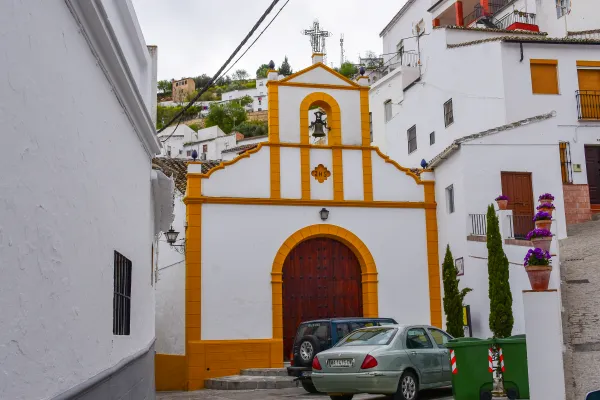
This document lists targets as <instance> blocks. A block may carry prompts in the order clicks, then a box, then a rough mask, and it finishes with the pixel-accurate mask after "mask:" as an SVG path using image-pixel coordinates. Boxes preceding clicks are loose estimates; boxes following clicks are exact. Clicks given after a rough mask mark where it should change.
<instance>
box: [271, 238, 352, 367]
mask: <svg viewBox="0 0 600 400" xmlns="http://www.w3.org/2000/svg"><path fill="white" fill-rule="evenodd" d="M362 315H363V310H362V290H361V271H360V264H359V262H358V260H357V258H356V256H355V255H354V253H353V252H352V250H350V249H349V248H348V247H347V246H346V245H344V244H343V243H340V242H338V241H336V240H334V239H328V238H315V239H309V240H307V241H305V242H302V243H300V244H299V245H298V246H296V247H295V248H294V249H293V250H292V251H291V252H290V254H289V255H288V257H287V258H286V260H285V263H284V265H283V344H284V345H283V350H284V353H283V354H284V357H285V359H286V360H287V359H288V358H289V356H290V352H291V350H292V345H293V341H294V337H295V335H296V330H297V328H298V325H299V324H300V323H301V322H303V321H310V320H314V319H319V318H334V317H362Z"/></svg>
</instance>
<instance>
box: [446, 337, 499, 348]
mask: <svg viewBox="0 0 600 400" xmlns="http://www.w3.org/2000/svg"><path fill="white" fill-rule="evenodd" d="M492 343H493V340H492V339H479V338H471V337H468V338H467V337H465V338H455V339H452V340H450V341H448V344H447V345H446V346H447V347H450V348H456V347H469V346H481V345H485V346H489V345H491V344H492Z"/></svg>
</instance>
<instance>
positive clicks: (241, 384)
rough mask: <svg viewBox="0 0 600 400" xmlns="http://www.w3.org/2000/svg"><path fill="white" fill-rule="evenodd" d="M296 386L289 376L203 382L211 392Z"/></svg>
mask: <svg viewBox="0 0 600 400" xmlns="http://www.w3.org/2000/svg"><path fill="white" fill-rule="evenodd" d="M298 385H299V383H298V382H294V378H293V377H290V376H254V375H234V376H223V377H221V378H212V379H206V380H205V381H204V387H205V388H206V389H213V390H253V389H287V388H295V387H297V386H298Z"/></svg>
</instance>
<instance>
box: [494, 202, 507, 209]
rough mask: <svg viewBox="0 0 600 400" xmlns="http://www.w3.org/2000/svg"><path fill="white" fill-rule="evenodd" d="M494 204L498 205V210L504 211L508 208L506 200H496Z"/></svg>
mask: <svg viewBox="0 0 600 400" xmlns="http://www.w3.org/2000/svg"><path fill="white" fill-rule="evenodd" d="M496 203H498V208H499V209H501V210H506V208H507V207H508V200H496Z"/></svg>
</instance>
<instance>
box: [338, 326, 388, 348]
mask: <svg viewBox="0 0 600 400" xmlns="http://www.w3.org/2000/svg"><path fill="white" fill-rule="evenodd" d="M396 331H397V329H396V328H384V327H381V328H371V329H359V330H357V331H354V332H352V333H351V334H350V335H348V336H346V337H345V338H344V340H342V341H341V342H339V343H338V345H337V346H336V347H342V346H372V345H388V344H390V342H391V341H392V339H393V338H394V336H395V335H396Z"/></svg>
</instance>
